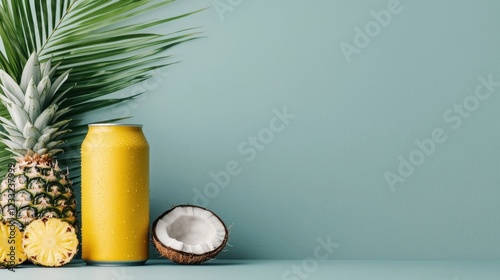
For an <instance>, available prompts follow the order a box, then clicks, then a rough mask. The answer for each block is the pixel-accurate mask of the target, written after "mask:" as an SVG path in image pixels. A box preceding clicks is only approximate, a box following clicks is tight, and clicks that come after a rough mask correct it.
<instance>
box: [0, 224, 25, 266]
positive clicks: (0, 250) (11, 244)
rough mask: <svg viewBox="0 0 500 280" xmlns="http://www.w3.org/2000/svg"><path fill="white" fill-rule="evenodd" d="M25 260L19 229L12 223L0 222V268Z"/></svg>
mask: <svg viewBox="0 0 500 280" xmlns="http://www.w3.org/2000/svg"><path fill="white" fill-rule="evenodd" d="M25 260H26V254H25V253H24V250H23V246H22V234H21V231H19V229H18V228H17V227H16V226H15V225H13V224H10V223H8V222H0V268H1V267H14V266H16V265H19V264H21V263H23V262H24V261H25Z"/></svg>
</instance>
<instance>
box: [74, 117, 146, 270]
mask: <svg viewBox="0 0 500 280" xmlns="http://www.w3.org/2000/svg"><path fill="white" fill-rule="evenodd" d="M81 193H82V200H81V207H82V221H81V222H82V228H81V231H82V259H83V260H84V261H85V262H86V263H87V264H89V265H111V266H112V265H141V264H144V263H145V262H146V261H147V259H148V255H149V251H148V248H149V238H148V230H149V145H148V142H147V140H146V138H145V136H144V134H143V132H142V125H131V124H90V125H89V130H88V133H87V135H86V137H85V139H84V141H83V143H82V177H81Z"/></svg>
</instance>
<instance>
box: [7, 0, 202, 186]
mask: <svg viewBox="0 0 500 280" xmlns="http://www.w3.org/2000/svg"><path fill="white" fill-rule="evenodd" d="M0 1H1V2H0V40H1V42H2V44H3V49H4V51H0V68H1V69H3V70H4V71H5V72H7V73H8V74H9V75H11V76H12V77H17V79H18V82H19V80H20V78H21V73H22V68H23V66H24V64H25V63H26V61H27V59H28V57H29V55H30V54H31V53H32V52H37V53H38V56H39V58H40V61H41V62H44V61H47V60H48V59H51V60H52V63H53V64H57V63H60V66H59V67H58V69H57V73H56V75H60V74H61V73H63V72H64V71H67V70H71V71H70V75H69V78H68V80H67V81H66V83H65V84H64V85H63V86H62V88H61V91H66V90H67V93H66V95H65V100H64V102H63V103H64V106H65V107H68V108H71V110H69V111H68V112H66V113H64V114H63V117H64V118H65V119H71V120H72V121H71V123H70V124H69V125H68V128H69V129H71V132H70V133H69V134H68V136H67V137H66V139H65V140H66V142H65V144H64V145H63V148H64V149H65V151H66V152H65V153H64V154H62V155H60V156H59V157H58V160H59V162H60V163H61V164H64V165H67V166H68V167H69V168H70V169H71V170H72V175H73V179H74V180H75V179H76V180H78V176H79V165H80V158H79V157H80V154H79V151H80V145H81V142H82V141H83V138H84V136H85V134H86V131H87V125H88V123H87V122H86V119H85V115H86V114H89V113H90V112H92V111H95V110H97V109H102V108H104V107H109V106H113V105H116V104H119V103H121V102H126V101H128V100H130V99H132V98H135V97H137V96H136V95H131V96H125V97H119V98H110V97H109V95H110V94H112V93H114V92H117V91H119V90H122V89H125V88H127V87H129V86H131V85H133V84H136V83H139V82H142V81H145V80H147V79H149V78H150V77H151V75H152V71H153V70H155V69H158V68H160V67H165V66H168V65H171V64H172V63H175V61H170V56H169V55H163V53H165V51H168V50H169V49H170V48H172V47H174V46H176V45H178V44H180V43H184V42H186V41H189V40H192V39H195V38H197V37H198V34H199V32H197V31H196V29H183V30H179V31H175V32H172V33H169V34H157V33H152V32H149V29H150V28H151V27H154V26H157V25H160V24H168V23H171V22H172V21H175V20H179V19H182V18H185V17H187V16H190V15H192V14H194V13H197V12H199V10H198V11H194V12H190V13H184V14H180V15H176V16H172V17H167V18H161V19H155V20H147V21H143V22H138V23H135V24H130V22H131V20H133V19H134V18H136V17H138V16H141V15H144V14H146V13H147V12H150V11H152V10H154V9H157V8H159V7H161V6H165V5H167V4H170V3H173V2H175V0H160V1H158V0H109V1H105V0H50V1H47V0H16V1H11V0H0ZM0 116H2V117H6V118H9V116H8V112H7V110H6V108H5V107H4V106H2V105H1V104H0ZM9 119H10V118H9ZM121 119H123V118H121ZM121 119H108V120H102V122H115V121H119V120H121ZM12 156H13V154H12V153H11V152H9V151H7V150H6V149H5V146H4V145H3V144H1V143H0V174H1V175H3V174H5V172H6V170H7V162H9V161H10V158H11V157H12Z"/></svg>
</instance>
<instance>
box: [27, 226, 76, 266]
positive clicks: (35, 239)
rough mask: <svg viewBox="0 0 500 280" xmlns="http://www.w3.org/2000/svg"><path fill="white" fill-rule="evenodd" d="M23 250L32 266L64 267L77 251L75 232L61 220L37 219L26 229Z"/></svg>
mask: <svg viewBox="0 0 500 280" xmlns="http://www.w3.org/2000/svg"><path fill="white" fill-rule="evenodd" d="M23 248H24V251H25V252H26V255H27V256H28V259H29V260H30V261H31V262H33V263H34V264H38V265H43V266H51V267H55V266H62V265H65V264H67V263H68V262H69V261H71V259H73V257H74V256H75V255H76V253H77V251H78V250H77V248H78V238H77V236H76V230H75V228H74V227H72V226H71V225H70V224H68V223H67V222H64V221H62V220H61V219H55V218H52V219H47V218H43V219H38V220H36V221H34V222H32V223H31V224H29V225H28V226H27V227H26V230H25V231H24V234H23Z"/></svg>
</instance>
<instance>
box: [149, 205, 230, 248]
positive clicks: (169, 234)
mask: <svg viewBox="0 0 500 280" xmlns="http://www.w3.org/2000/svg"><path fill="white" fill-rule="evenodd" d="M154 230H155V234H156V238H157V239H158V240H159V241H161V243H163V244H164V245H166V246H168V247H170V248H172V249H175V250H178V251H182V252H186V253H191V254H200V255H201V254H205V253H207V252H211V251H213V250H215V249H217V248H218V247H219V246H220V245H222V243H223V242H224V238H225V235H226V229H225V227H224V224H223V223H222V222H221V221H220V220H219V218H218V217H217V216H215V215H214V214H213V213H212V212H210V211H208V210H205V209H202V208H198V207H189V206H184V207H176V208H174V209H173V210H172V211H170V212H169V213H167V214H165V215H164V216H163V217H162V218H160V219H159V220H158V221H157V223H156V227H155V229H154Z"/></svg>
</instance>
